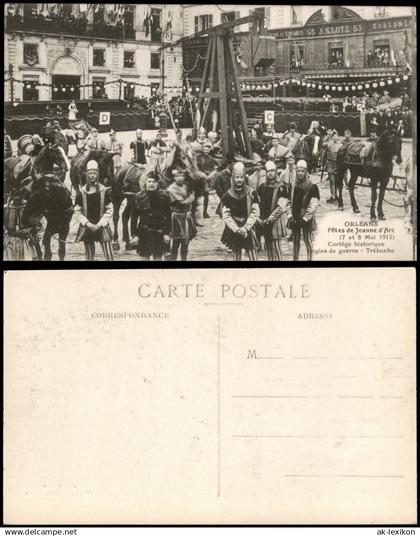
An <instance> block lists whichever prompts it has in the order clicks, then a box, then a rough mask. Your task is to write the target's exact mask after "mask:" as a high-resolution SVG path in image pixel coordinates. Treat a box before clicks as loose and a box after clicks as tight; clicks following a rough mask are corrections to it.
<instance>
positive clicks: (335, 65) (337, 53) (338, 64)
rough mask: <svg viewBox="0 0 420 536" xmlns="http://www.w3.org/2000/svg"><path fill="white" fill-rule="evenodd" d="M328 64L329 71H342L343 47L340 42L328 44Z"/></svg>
mask: <svg viewBox="0 0 420 536" xmlns="http://www.w3.org/2000/svg"><path fill="white" fill-rule="evenodd" d="M328 46H329V54H328V64H329V67H330V69H342V68H343V67H344V47H343V42H342V41H335V42H334V43H329V44H328Z"/></svg>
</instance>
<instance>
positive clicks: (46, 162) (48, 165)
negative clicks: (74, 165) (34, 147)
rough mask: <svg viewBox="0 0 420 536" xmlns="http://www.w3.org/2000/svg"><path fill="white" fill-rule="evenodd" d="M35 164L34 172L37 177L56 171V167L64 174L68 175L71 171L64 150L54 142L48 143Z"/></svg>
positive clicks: (36, 158)
mask: <svg viewBox="0 0 420 536" xmlns="http://www.w3.org/2000/svg"><path fill="white" fill-rule="evenodd" d="M33 164H34V165H33V170H34V173H35V174H36V175H37V174H43V173H46V172H51V171H54V167H55V166H57V167H58V168H60V169H61V171H62V172H63V173H66V172H67V171H68V169H69V168H68V160H67V158H66V155H65V153H64V151H63V148H62V147H60V146H59V145H57V144H56V143H53V142H48V143H47V145H46V146H45V147H43V148H42V149H41V151H40V152H39V153H38V154H37V156H36V157H35V159H34V163H33Z"/></svg>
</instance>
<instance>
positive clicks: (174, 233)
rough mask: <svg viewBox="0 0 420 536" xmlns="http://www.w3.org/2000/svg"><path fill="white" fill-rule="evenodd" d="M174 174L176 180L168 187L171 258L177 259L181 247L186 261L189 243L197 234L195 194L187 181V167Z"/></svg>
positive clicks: (177, 170)
mask: <svg viewBox="0 0 420 536" xmlns="http://www.w3.org/2000/svg"><path fill="white" fill-rule="evenodd" d="M172 174H173V178H174V182H173V183H172V184H170V185H169V187H168V189H167V192H168V195H169V201H170V208H171V237H172V248H171V260H173V261H176V260H177V257H178V250H179V249H181V260H182V261H186V260H187V255H188V245H189V243H190V241H191V240H192V239H193V238H194V237H195V236H196V234H197V229H196V227H195V224H194V220H193V217H192V214H191V210H192V205H193V202H194V198H195V196H194V192H193V191H192V190H191V189H190V188H188V186H187V184H186V182H185V169H180V168H175V169H174V170H173V172H172Z"/></svg>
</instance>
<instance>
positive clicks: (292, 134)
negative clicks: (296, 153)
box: [283, 123, 300, 151]
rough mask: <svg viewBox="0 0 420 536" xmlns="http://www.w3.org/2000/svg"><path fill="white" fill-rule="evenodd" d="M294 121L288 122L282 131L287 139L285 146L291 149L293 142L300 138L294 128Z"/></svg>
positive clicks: (295, 126)
mask: <svg viewBox="0 0 420 536" xmlns="http://www.w3.org/2000/svg"><path fill="white" fill-rule="evenodd" d="M296 129H297V125H296V123H289V128H288V130H287V131H286V132H285V133H284V136H283V137H284V138H285V139H286V140H288V144H287V148H288V149H289V150H290V151H291V150H292V149H293V147H294V146H295V143H296V142H297V140H298V139H299V138H300V134H299V132H298V131H297V130H296Z"/></svg>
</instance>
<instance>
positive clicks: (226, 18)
mask: <svg viewBox="0 0 420 536" xmlns="http://www.w3.org/2000/svg"><path fill="white" fill-rule="evenodd" d="M239 17H240V12H239V11H227V12H226V13H222V15H221V22H222V23H223V22H232V21H234V20H236V19H239Z"/></svg>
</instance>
